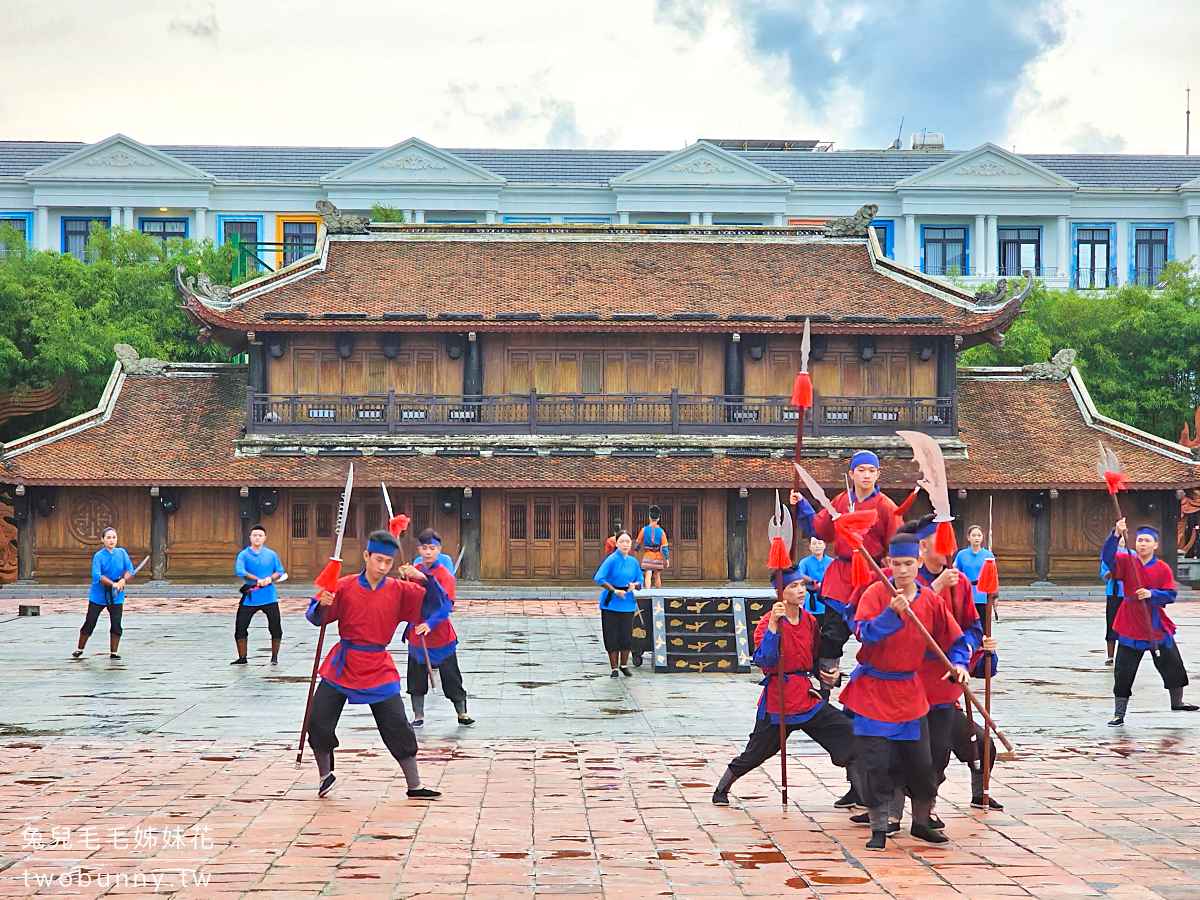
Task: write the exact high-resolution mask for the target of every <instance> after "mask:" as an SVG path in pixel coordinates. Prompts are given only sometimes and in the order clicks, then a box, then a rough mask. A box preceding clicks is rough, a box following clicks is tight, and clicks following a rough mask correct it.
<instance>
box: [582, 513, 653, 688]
mask: <svg viewBox="0 0 1200 900" xmlns="http://www.w3.org/2000/svg"><path fill="white" fill-rule="evenodd" d="M632 547H633V538H631V537H630V536H629V532H627V531H622V532H620V533H619V534H618V535H617V549H616V550H614V551H613V552H612V553H611V554H610V555H609V557H608V558H607V559H605V560H604V562H602V563H600V568H598V569H597V570H596V574H595V575H594V576H593V577H592V580H593V581H594V582H596V584H598V585H600V586H601V587H603V588H604V593H603V594H601V595H600V624H601V626H602V629H603V632H604V649H605V651H606V652H607V653H608V664H609V666H610V667H611V668H612V677H613V678H616V677H617V655H618V654H620V671H621V673H622V674H624V675H625V676H627V677H630V676H632V675H633V672H632V671H631V670H630V668H629V651H630V650H632V649H633V613H634V611H635V610H636V609H637V600H635V599H634V596H633V590H632V589H637V590H641V589H642V567H641V564H640V563H639V562H638V559H637V557H636V556H633V555H631V554H630V552H629V551H630V549H631V548H632Z"/></svg>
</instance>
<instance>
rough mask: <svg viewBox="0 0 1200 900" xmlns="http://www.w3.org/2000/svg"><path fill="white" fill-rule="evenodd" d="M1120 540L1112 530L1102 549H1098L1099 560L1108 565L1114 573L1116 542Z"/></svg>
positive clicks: (1115, 570)
mask: <svg viewBox="0 0 1200 900" xmlns="http://www.w3.org/2000/svg"><path fill="white" fill-rule="evenodd" d="M1120 542H1121V539H1120V538H1119V537H1117V533H1116V532H1115V531H1114V532H1113V533H1112V534H1110V535H1109V536H1108V540H1107V541H1105V542H1104V549H1103V550H1101V551H1100V561H1101V562H1102V563H1104V564H1105V565H1106V566H1108V567H1109V569H1111V570H1112V572H1113V573H1114V574H1116V572H1117V544H1119V543H1120Z"/></svg>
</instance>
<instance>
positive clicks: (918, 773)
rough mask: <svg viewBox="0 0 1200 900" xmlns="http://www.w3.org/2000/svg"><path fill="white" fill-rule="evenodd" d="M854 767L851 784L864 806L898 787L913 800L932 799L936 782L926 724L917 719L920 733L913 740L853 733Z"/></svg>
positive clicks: (883, 798) (889, 796)
mask: <svg viewBox="0 0 1200 900" xmlns="http://www.w3.org/2000/svg"><path fill="white" fill-rule="evenodd" d="M854 770H855V773H856V774H857V779H856V782H855V785H854V787H855V789H856V790H857V791H858V797H859V799H860V800H861V801H862V802H863V803H864V804H865V805H866V806H868V807H871V806H882V805H883V804H884V803H887V802H888V801H889V800H891V799H892V795H893V794H894V793H895V792H896V788H899V787H902V788H907V789H908V793H909V796H911V797H912V798H913V799H914V800H917V801H931V800H933V798H934V797H936V796H937V785H938V782H937V775H936V773H935V772H934V770H933V757H932V756H931V754H930V749H929V723H928V722H927V721H926V720H925V718H924V717H922V718H921V735H920V737H919V738H918V739H917V740H915V741H893V740H892V739H891V738H885V737H872V736H868V735H861V734H857V735H855V736H854Z"/></svg>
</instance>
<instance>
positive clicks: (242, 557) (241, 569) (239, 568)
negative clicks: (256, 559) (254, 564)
mask: <svg viewBox="0 0 1200 900" xmlns="http://www.w3.org/2000/svg"><path fill="white" fill-rule="evenodd" d="M233 571H234V573H235V574H236V575H237V576H238V577H239V578H250V577H251V575H250V573H249V572H248V571H247V570H246V551H245V550H243V551H242V552H240V553H239V554H238V555H237V561H236V562H235V563H234V564H233Z"/></svg>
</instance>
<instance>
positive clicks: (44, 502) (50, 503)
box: [33, 487, 55, 519]
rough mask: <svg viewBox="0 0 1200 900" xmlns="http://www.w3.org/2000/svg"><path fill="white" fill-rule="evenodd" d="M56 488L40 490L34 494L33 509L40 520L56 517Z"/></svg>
mask: <svg viewBox="0 0 1200 900" xmlns="http://www.w3.org/2000/svg"><path fill="white" fill-rule="evenodd" d="M54 499H55V491H54V488H51V487H44V488H38V489H37V491H36V492H35V493H34V497H33V507H34V509H35V510H36V511H37V514H38V516H39V517H40V518H43V519H48V518H50V517H51V516H52V515H54Z"/></svg>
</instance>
